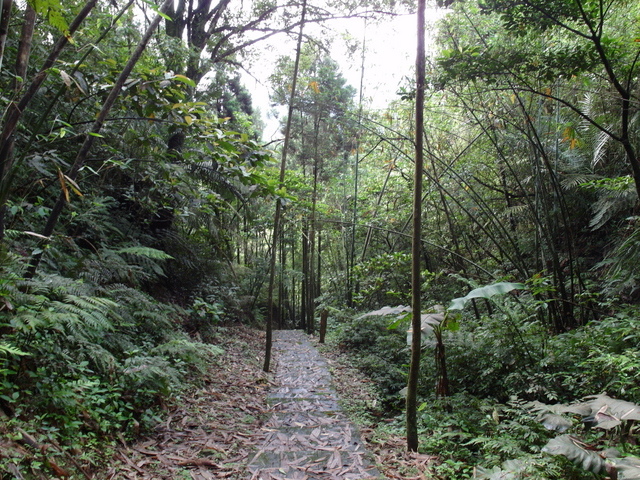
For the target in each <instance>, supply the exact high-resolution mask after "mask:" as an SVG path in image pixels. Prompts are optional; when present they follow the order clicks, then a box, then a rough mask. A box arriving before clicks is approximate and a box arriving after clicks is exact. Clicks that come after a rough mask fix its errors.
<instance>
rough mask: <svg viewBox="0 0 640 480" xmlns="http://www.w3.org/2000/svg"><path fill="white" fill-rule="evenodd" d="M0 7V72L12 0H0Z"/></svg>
mask: <svg viewBox="0 0 640 480" xmlns="http://www.w3.org/2000/svg"><path fill="white" fill-rule="evenodd" d="M1 1H2V7H0V70H2V61H3V59H4V47H5V45H6V44H7V35H8V34H9V21H10V20H11V6H12V5H13V0H1Z"/></svg>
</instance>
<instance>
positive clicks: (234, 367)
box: [100, 325, 433, 480]
mask: <svg viewBox="0 0 640 480" xmlns="http://www.w3.org/2000/svg"><path fill="white" fill-rule="evenodd" d="M224 334H225V335H226V336H227V340H226V341H225V342H223V344H222V345H221V346H222V347H223V348H224V349H225V353H224V354H222V355H220V356H219V357H217V359H216V360H217V361H218V362H217V363H216V364H214V365H212V366H211V369H210V370H209V372H208V374H207V375H206V377H205V379H204V381H203V385H202V386H201V387H200V388H198V389H197V390H194V391H191V392H184V393H183V394H182V396H181V398H180V399H179V400H177V401H176V402H175V404H174V405H173V406H170V407H168V413H167V415H166V418H165V419H164V421H163V422H162V423H160V424H159V425H157V426H156V428H155V430H154V431H153V432H151V434H149V435H148V436H147V437H145V438H143V439H141V440H139V441H138V442H137V443H133V444H131V443H127V444H123V445H122V446H121V447H119V448H118V449H117V451H116V452H115V455H114V457H113V459H112V460H111V461H110V462H109V463H108V465H109V467H107V468H105V472H104V473H103V474H101V475H100V478H107V479H110V480H116V479H117V480H129V479H136V480H151V479H154V480H155V479H158V480H160V479H162V480H164V479H167V480H168V479H194V480H202V479H204V480H208V479H214V478H229V479H244V478H250V474H249V473H248V472H247V470H246V466H247V463H248V461H249V460H250V459H251V457H252V454H253V453H255V451H256V449H258V448H259V446H260V445H261V444H262V442H263V441H264V438H265V434H266V433H267V431H266V430H265V429H263V425H264V422H265V421H266V420H267V414H266V412H267V409H268V406H267V403H266V396H267V393H268V391H269V389H270V388H271V387H272V386H273V380H272V375H271V374H265V373H264V372H262V360H263V348H264V333H263V332H261V331H258V330H255V329H251V328H248V327H245V326H241V325H234V326H233V327H229V328H228V329H226V331H225V333H224ZM312 343H313V344H314V345H317V343H316V341H315V339H312ZM319 347H320V351H321V353H322V354H323V355H324V356H325V358H327V360H328V362H329V365H330V368H331V373H332V376H333V380H334V385H335V387H336V390H337V391H338V393H339V395H340V397H341V400H342V401H341V403H342V406H343V408H344V409H345V411H346V413H347V414H348V415H349V416H350V417H351V419H352V421H354V422H355V423H356V424H358V426H359V428H360V430H361V433H362V435H363V437H364V440H365V442H367V443H368V445H367V448H368V449H369V450H370V451H371V452H372V453H373V455H374V458H375V461H376V463H377V466H378V468H379V469H380V471H381V472H382V473H383V475H384V476H385V477H387V478H402V479H427V478H430V477H429V476H428V474H427V472H428V466H429V464H430V462H431V461H432V460H433V458H432V457H429V456H427V455H421V454H413V453H411V454H410V453H407V452H406V451H405V440H404V438H403V437H402V436H400V435H398V434H397V433H394V432H395V431H397V429H394V428H392V427H391V426H390V422H389V421H386V420H384V417H383V416H382V412H380V411H379V409H378V407H377V405H378V400H377V396H376V393H375V388H374V386H373V385H372V384H371V382H370V381H368V380H367V379H366V378H365V377H364V376H363V375H362V374H360V373H359V372H358V371H356V370H355V369H354V368H352V367H350V366H349V359H348V356H346V354H344V353H340V352H338V351H336V349H332V348H331V349H330V348H323V347H322V346H319ZM105 460H106V459H105Z"/></svg>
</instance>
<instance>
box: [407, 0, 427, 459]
mask: <svg viewBox="0 0 640 480" xmlns="http://www.w3.org/2000/svg"><path fill="white" fill-rule="evenodd" d="M425 4H426V2H425V0H419V1H418V15H417V17H418V29H417V33H418V43H417V47H416V106H415V109H416V126H415V172H414V180H413V234H412V236H413V238H412V247H411V298H412V300H411V309H412V311H411V329H412V330H413V337H412V340H411V363H410V365H409V380H408V384H407V401H406V407H407V419H406V421H407V449H408V450H410V451H417V450H418V422H417V396H418V378H419V373H420V354H421V351H422V338H421V333H422V304H421V295H422V278H421V275H422V269H421V261H420V260H421V249H422V177H423V170H424V89H425V70H426V68H425V65H426V57H425V25H424V23H425V9H426V5H425Z"/></svg>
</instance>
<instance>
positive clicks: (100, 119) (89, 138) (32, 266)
mask: <svg viewBox="0 0 640 480" xmlns="http://www.w3.org/2000/svg"><path fill="white" fill-rule="evenodd" d="M172 3H173V0H165V3H164V4H163V5H162V8H161V10H160V11H161V12H164V11H165V10H166V9H167V8H168V7H169V6H170V5H171V4H172ZM161 19H162V16H161V15H156V17H155V18H154V19H153V21H152V22H151V24H150V25H149V26H148V27H147V30H146V32H145V33H144V35H143V36H142V38H141V39H140V42H138V46H137V47H136V49H135V50H134V52H133V53H132V54H131V57H129V61H128V62H127V64H126V65H125V66H124V68H123V70H122V72H120V75H119V76H118V79H117V80H116V82H115V84H114V85H113V87H112V88H111V92H110V93H109V96H108V97H107V99H106V100H105V101H104V104H103V105H102V109H101V110H100V113H98V116H97V118H96V120H95V122H94V123H93V126H92V127H91V130H90V131H89V132H88V133H87V135H86V136H85V139H84V143H83V144H82V146H81V147H80V150H79V151H78V154H77V155H76V158H75V160H74V162H73V165H72V166H71V169H70V170H69V173H67V175H66V177H67V178H68V179H69V180H71V181H75V179H76V178H77V176H78V172H79V171H80V169H81V168H82V166H83V165H84V162H85V160H86V158H87V155H88V154H89V151H90V150H91V147H92V146H93V142H94V141H95V139H96V137H97V136H99V133H100V130H102V126H103V125H104V122H105V120H106V119H107V116H108V115H109V112H110V111H111V108H112V107H113V104H114V103H115V101H116V99H117V98H118V96H119V95H120V93H121V92H122V87H123V86H124V83H125V81H126V80H127V78H129V75H130V74H131V71H132V70H133V68H134V67H135V66H136V64H137V63H138V60H140V57H141V56H142V54H143V52H144V51H145V49H146V48H147V44H148V43H149V41H150V40H151V37H152V36H153V34H154V33H155V31H156V29H157V28H158V25H159V24H160V20H161ZM66 203H67V200H66V196H65V194H64V192H61V193H60V196H59V197H58V201H57V202H56V203H55V205H54V206H53V208H52V209H51V212H50V213H49V218H48V219H47V224H46V225H45V227H44V231H43V232H42V235H43V236H45V237H49V236H50V235H51V234H52V233H53V230H54V229H55V226H56V224H57V223H58V219H59V218H60V215H61V214H62V210H63V209H64V206H65V205H66ZM41 259H42V251H41V253H38V254H35V255H34V256H33V257H31V261H30V262H29V268H28V270H27V276H28V277H33V275H34V274H35V272H36V270H37V269H38V265H39V264H40V260H41Z"/></svg>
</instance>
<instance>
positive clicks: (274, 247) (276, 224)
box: [263, 0, 307, 372]
mask: <svg viewBox="0 0 640 480" xmlns="http://www.w3.org/2000/svg"><path fill="white" fill-rule="evenodd" d="M306 13H307V2H306V0H304V1H303V3H302V13H301V14H300V18H301V21H300V30H299V32H298V43H297V46H296V56H295V63H294V67H293V76H292V78H291V90H290V95H289V115H288V117H287V125H286V127H285V134H284V145H283V147H282V157H281V160H280V176H279V178H278V181H279V183H280V188H282V186H283V184H284V180H285V174H286V168H287V152H288V150H289V141H290V138H291V122H292V118H293V108H294V100H295V98H296V88H297V84H298V69H299V66H300V54H301V51H302V32H303V30H304V20H305V16H306ZM281 221H282V201H281V199H276V211H275V214H274V219H273V235H272V240H271V263H270V268H269V290H268V293H267V294H268V300H267V303H268V308H269V317H268V318H267V327H266V344H265V356H264V365H263V370H264V371H265V372H268V371H269V369H270V368H271V347H272V342H273V338H272V335H273V332H272V330H273V322H274V316H275V314H274V302H273V293H274V290H275V275H276V260H277V257H278V242H279V239H280V234H281V232H280V230H281V228H280V224H281Z"/></svg>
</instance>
